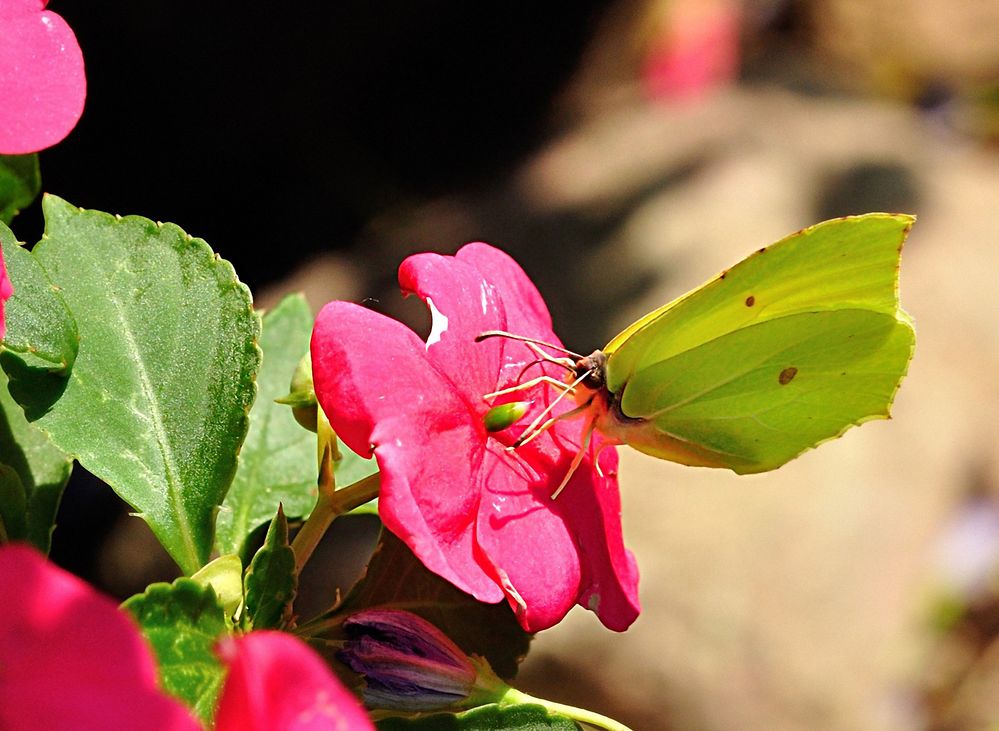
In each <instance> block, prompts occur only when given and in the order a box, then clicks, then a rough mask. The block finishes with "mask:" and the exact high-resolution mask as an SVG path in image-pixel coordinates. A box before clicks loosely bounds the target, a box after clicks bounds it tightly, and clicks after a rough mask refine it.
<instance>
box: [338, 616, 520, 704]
mask: <svg viewBox="0 0 999 731" xmlns="http://www.w3.org/2000/svg"><path fill="white" fill-rule="evenodd" d="M343 628H344V630H345V631H346V633H347V637H348V639H347V641H346V642H345V643H344V647H343V649H342V650H341V651H340V652H338V653H337V657H338V658H339V659H340V661H341V662H343V663H344V664H345V665H347V666H348V667H350V669H351V670H353V671H354V672H356V673H359V674H360V675H363V676H364V678H365V681H366V682H367V687H366V688H365V690H364V701H365V703H366V704H367V705H368V706H369V707H371V708H383V709H390V710H402V711H428V710H433V709H440V708H454V707H460V706H471V705H480V704H482V703H489V702H494V701H497V700H499V698H500V697H501V696H502V695H503V694H504V693H505V692H506V691H507V690H508V687H507V686H506V684H504V683H503V682H502V681H501V680H500V679H499V678H497V677H496V675H495V674H494V673H493V671H492V669H491V668H490V667H489V663H488V662H486V661H485V660H484V659H481V658H470V657H468V656H467V655H466V654H465V653H464V652H462V650H461V648H459V647H458V646H457V645H456V644H454V642H452V641H451V640H450V639H449V638H448V637H447V636H446V635H445V634H444V633H443V632H441V631H440V630H439V629H437V628H436V627H435V626H434V625H432V624H430V622H427V621H426V620H425V619H423V618H422V617H418V616H417V615H415V614H412V613H410V612H404V611H402V610H399V609H375V610H370V611H365V612H358V613H357V614H353V615H351V616H350V617H348V618H347V620H346V621H344V623H343Z"/></svg>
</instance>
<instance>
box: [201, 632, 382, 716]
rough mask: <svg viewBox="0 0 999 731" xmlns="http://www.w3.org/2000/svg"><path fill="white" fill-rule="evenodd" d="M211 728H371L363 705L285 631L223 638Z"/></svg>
mask: <svg viewBox="0 0 999 731" xmlns="http://www.w3.org/2000/svg"><path fill="white" fill-rule="evenodd" d="M218 653H219V655H220V657H221V658H222V660H223V662H225V663H226V664H228V665H229V675H228V676H227V677H226V681H225V687H224V688H223V690H222V698H221V700H220V701H219V707H218V713H217V714H216V717H215V730H216V731H275V730H277V729H279V730H280V731H366V730H367V731H374V728H375V727H374V725H373V724H372V723H371V721H370V719H369V718H368V716H367V714H366V713H365V712H364V709H363V708H361V704H360V703H358V701H357V699H356V698H355V697H354V696H353V695H351V694H350V691H348V690H347V689H346V688H344V687H343V685H341V684H340V681H338V680H337V679H336V677H334V675H333V673H332V671H331V670H330V669H329V668H328V667H327V666H326V665H325V664H324V663H323V661H322V659H321V658H320V657H319V656H318V655H317V654H316V653H315V652H313V651H312V650H311V649H310V648H309V646H308V645H306V644H305V643H304V642H302V641H301V640H299V639H298V638H297V637H293V636H292V635H290V634H287V633H285V632H267V631H262V632H252V633H250V634H248V635H246V636H244V637H239V638H228V639H226V640H224V641H223V642H221V643H220V644H219V648H218Z"/></svg>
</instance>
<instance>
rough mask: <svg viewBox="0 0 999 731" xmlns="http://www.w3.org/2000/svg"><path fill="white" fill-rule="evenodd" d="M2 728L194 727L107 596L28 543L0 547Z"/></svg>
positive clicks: (139, 730)
mask: <svg viewBox="0 0 999 731" xmlns="http://www.w3.org/2000/svg"><path fill="white" fill-rule="evenodd" d="M0 587H3V592H4V599H3V601H2V602H0V728H5V729H18V730H19V731H80V730H81V729H117V728H120V729H126V728H127V729H135V730H136V731H144V730H147V729H148V730H149V731H194V730H195V729H199V728H200V725H199V724H198V723H197V722H196V721H195V720H194V719H193V718H192V717H191V716H190V715H189V714H188V712H187V710H186V709H185V708H184V706H183V705H181V703H180V702H178V701H176V700H174V699H172V698H169V697H168V696H166V695H164V694H163V693H162V692H161V691H160V690H159V688H158V687H157V685H156V664H155V661H154V660H153V656H152V653H151V652H150V650H149V648H148V646H147V645H146V642H145V640H144V639H143V638H142V635H140V634H139V631H138V628H136V626H135V624H134V622H133V621H132V620H131V618H130V617H129V616H128V615H126V614H125V613H124V612H122V611H120V610H119V609H118V607H117V606H116V605H115V603H114V602H113V601H111V600H110V599H108V598H106V597H104V596H101V595H100V594H98V593H97V592H96V591H94V590H93V589H91V588H90V587H89V586H87V585H86V584H85V583H84V582H82V581H80V580H79V579H78V578H76V577H75V576H73V575H72V574H69V573H67V572H65V571H63V570H62V569H60V568H57V567H56V566H54V565H52V564H50V563H48V562H47V561H46V560H45V559H44V558H43V557H42V555H41V554H39V553H38V552H36V551H35V550H34V549H32V548H28V547H27V546H21V545H9V546H4V547H2V548H0Z"/></svg>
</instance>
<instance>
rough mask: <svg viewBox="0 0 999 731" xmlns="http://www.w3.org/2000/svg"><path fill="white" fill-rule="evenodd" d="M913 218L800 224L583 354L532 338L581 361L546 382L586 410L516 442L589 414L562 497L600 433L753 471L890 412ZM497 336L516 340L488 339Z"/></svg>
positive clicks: (684, 458)
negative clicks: (561, 377)
mask: <svg viewBox="0 0 999 731" xmlns="http://www.w3.org/2000/svg"><path fill="white" fill-rule="evenodd" d="M914 222H915V218H914V217H913V216H908V215H903V214H888V213H869V214H866V215H861V216H848V217H844V218H837V219H833V220H830V221H825V222H823V223H819V224H816V225H814V226H811V227H809V228H806V229H803V230H801V231H798V232H797V233H794V234H792V235H790V236H788V237H786V238H784V239H782V240H780V241H778V242H777V243H775V244H772V245H770V246H768V247H765V248H763V249H759V250H758V251H756V252H755V253H753V254H751V255H750V256H749V257H747V258H746V259H744V260H743V261H741V262H740V263H738V264H736V265H735V266H733V267H731V268H730V269H727V270H725V271H723V272H722V273H721V274H719V275H718V276H717V277H715V278H714V279H712V280H710V281H709V282H707V283H705V284H704V285H702V286H700V287H698V288H697V289H694V290H692V291H691V292H688V293H687V294H684V295H683V296H681V297H679V298H677V299H675V300H673V301H672V302H670V303H668V304H666V305H663V306H662V307H660V308H659V309H657V310H654V311H653V312H650V313H649V314H647V315H645V316H644V317H642V318H640V319H639V320H637V321H636V322H634V323H632V324H631V325H629V326H628V327H626V328H625V329H624V330H622V331H621V332H620V333H618V334H617V335H616V336H615V337H614V338H612V339H611V341H610V342H609V343H607V345H606V346H604V347H603V348H602V349H600V350H597V351H594V352H593V353H592V354H590V355H588V356H585V357H584V356H580V355H579V354H576V353H571V352H569V351H564V350H562V353H564V355H565V356H571V357H554V356H551V355H549V354H547V353H545V352H544V351H543V350H542V347H543V344H539V343H537V342H533V343H532V342H528V345H529V346H530V347H531V348H532V349H533V350H535V352H538V353H541V357H542V359H544V360H547V361H550V362H555V363H558V364H560V365H562V366H563V367H565V368H567V369H568V370H569V373H570V378H568V379H567V382H566V383H560V382H558V381H557V380H555V379H548V380H549V381H550V382H551V383H552V384H553V385H554V384H559V385H558V386H556V388H557V390H559V391H560V394H559V399H561V398H563V397H572V398H574V399H575V402H576V404H577V406H576V408H574V409H572V410H571V411H568V412H566V413H564V414H561V415H560V416H558V417H555V418H548V420H547V421H543V420H541V419H537V420H535V423H533V424H532V425H530V426H529V427H528V428H527V429H526V430H525V431H524V433H523V435H522V436H521V437H520V439H519V440H518V444H522V443H525V442H527V441H529V440H530V439H533V438H535V437H536V436H537V435H538V434H540V433H542V432H543V431H544V430H545V429H547V428H548V427H549V426H551V424H552V423H554V421H556V420H558V419H561V418H566V417H568V416H579V415H582V416H583V417H584V419H585V421H584V426H583V439H582V440H581V441H582V447H581V449H580V452H579V453H578V454H577V455H576V458H575V459H574V460H573V463H572V464H571V465H570V468H569V471H568V473H567V475H566V476H565V479H564V480H563V482H562V484H561V485H560V486H559V488H558V489H557V490H556V491H555V493H554V494H553V495H552V497H553V498H554V497H556V496H557V495H558V493H559V492H560V491H561V490H562V488H563V487H564V486H565V484H566V483H567V482H568V479H569V477H571V475H572V473H573V472H574V471H575V469H576V468H577V467H578V466H579V463H580V462H581V460H582V458H583V454H584V453H585V451H586V450H587V448H588V446H589V443H590V440H591V437H592V434H593V432H594V431H597V432H599V433H600V434H601V435H603V436H604V437H605V438H606V439H607V440H608V441H610V442H611V443H618V444H627V445H628V446H631V447H633V448H635V449H637V450H639V451H640V452H644V453H646V454H650V455H652V456H654V457H659V458H662V459H667V460H671V461H673V462H679V463H681V464H686V465H694V466H706V467H724V468H728V469H730V470H732V471H734V472H736V473H738V474H747V473H755V472H765V471H768V470H773V469H776V468H777V467H780V466H781V465H783V464H785V463H786V462H788V461H790V460H791V459H793V458H795V457H796V456H798V455H799V454H801V453H802V452H804V451H805V450H807V449H810V448H812V447H815V446H817V445H819V444H821V443H822V442H825V441H827V440H830V439H835V438H836V437H839V436H840V435H842V434H843V432H845V431H846V430H847V429H849V428H850V427H851V426H854V425H857V424H861V423H863V422H865V421H869V420H871V419H882V418H888V417H889V413H890V407H891V404H892V401H893V399H894V397H895V393H896V391H897V390H898V387H899V384H900V383H901V380H902V378H903V377H904V376H905V374H906V371H907V368H908V364H909V361H910V359H911V358H912V353H913V350H914V347H915V331H914V329H913V325H912V320H911V318H910V317H909V316H908V315H907V314H906V313H905V312H904V311H903V310H902V309H901V307H900V305H899V299H898V272H899V262H900V256H901V251H902V245H903V243H904V241H905V239H906V237H907V235H908V233H909V230H910V229H911V227H912V224H913V223H914ZM498 335H502V336H507V337H515V336H512V335H510V334H508V333H502V332H499V331H491V332H489V333H483V334H482V335H480V336H479V338H480V339H482V338H484V337H493V336H498ZM517 339H519V340H525V341H528V339H524V338H517ZM557 349H558V348H557ZM558 350H561V349H558ZM519 388H522V386H514V387H513V388H512V389H505V390H504V393H505V392H509V391H512V390H517V389H519ZM493 395H496V394H490V396H493ZM496 408H497V409H499V408H502V407H496ZM550 409H551V407H549V409H548V410H546V412H547V413H550ZM547 413H546V415H547ZM515 446H517V445H515Z"/></svg>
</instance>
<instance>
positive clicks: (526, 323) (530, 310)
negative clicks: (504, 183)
mask: <svg viewBox="0 0 999 731" xmlns="http://www.w3.org/2000/svg"><path fill="white" fill-rule="evenodd" d="M455 259H457V260H458V261H460V262H466V263H468V264H471V265H472V266H474V267H475V268H476V269H477V270H478V272H479V276H483V277H485V278H486V279H488V281H489V282H490V283H491V284H492V285H493V287H495V288H496V290H497V291H499V292H501V293H502V296H503V302H504V303H505V314H506V327H507V329H508V330H509V331H510V332H513V333H515V334H517V335H526V336H527V337H531V338H537V339H539V340H544V341H546V342H549V343H552V344H553V345H561V344H562V343H561V341H559V339H558V338H557V337H556V335H555V333H554V332H552V316H551V315H550V314H549V312H548V307H547V306H546V305H545V301H544V299H543V298H542V297H541V293H540V292H538V288H537V287H535V286H534V282H532V281H531V280H530V279H529V278H528V276H527V275H526V274H525V273H524V270H523V269H521V268H520V265H519V264H517V262H515V261H514V260H513V259H512V258H511V257H510V255H509V254H507V253H506V252H503V251H500V250H499V249H497V248H495V247H493V246H490V245H489V244H483V243H472V244H466V245H465V246H462V247H461V249H459V250H458V253H457V254H455ZM494 327H495V326H494Z"/></svg>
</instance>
